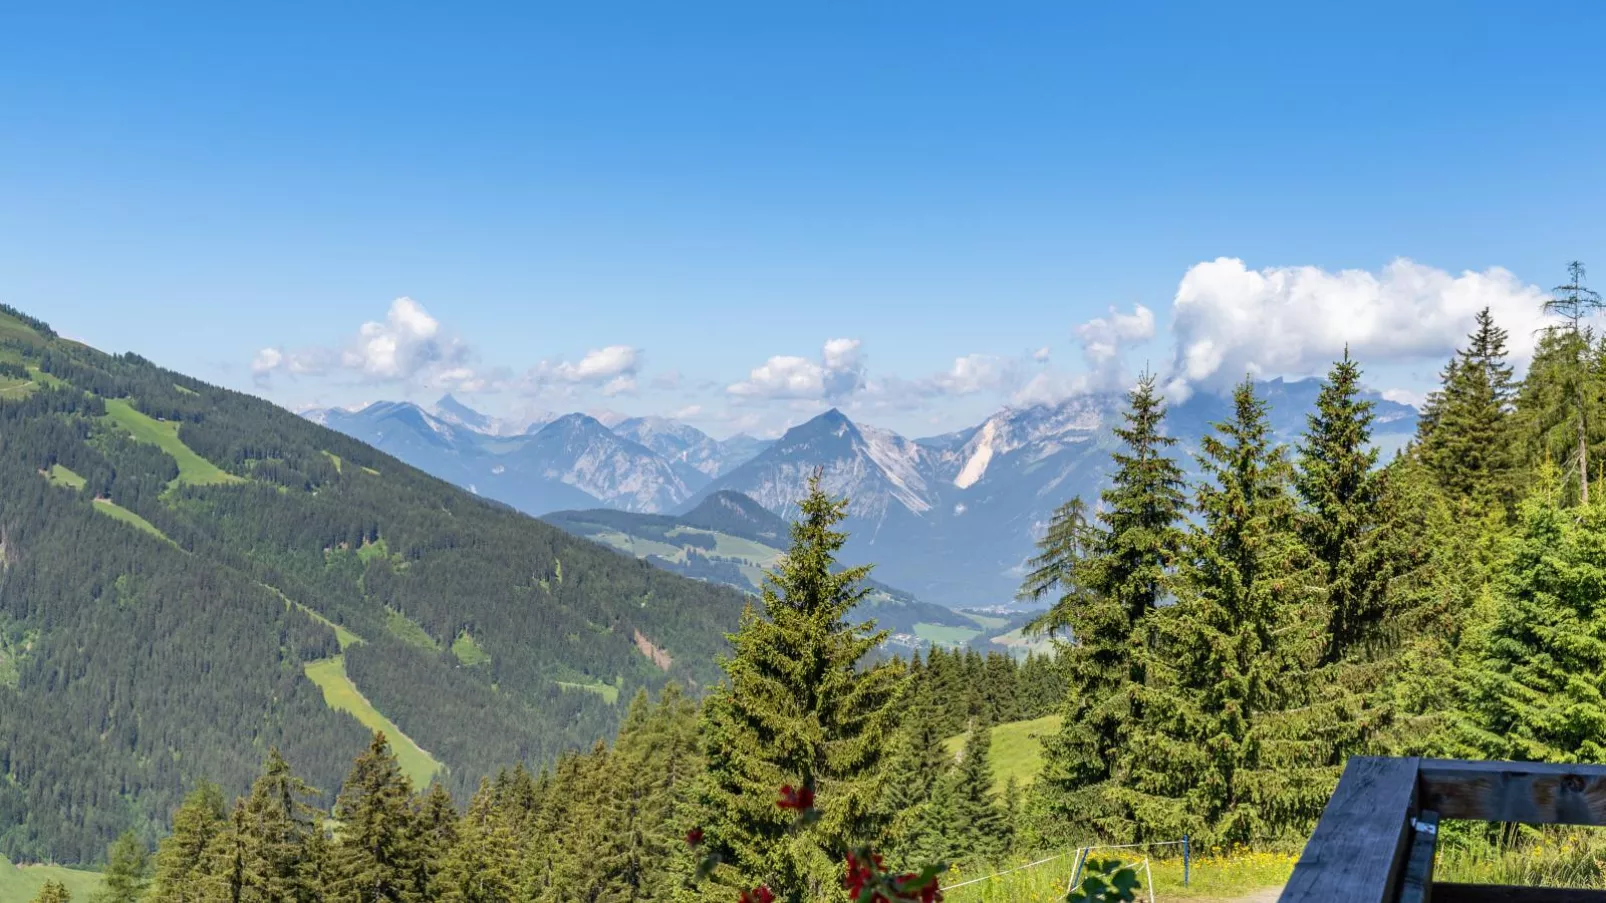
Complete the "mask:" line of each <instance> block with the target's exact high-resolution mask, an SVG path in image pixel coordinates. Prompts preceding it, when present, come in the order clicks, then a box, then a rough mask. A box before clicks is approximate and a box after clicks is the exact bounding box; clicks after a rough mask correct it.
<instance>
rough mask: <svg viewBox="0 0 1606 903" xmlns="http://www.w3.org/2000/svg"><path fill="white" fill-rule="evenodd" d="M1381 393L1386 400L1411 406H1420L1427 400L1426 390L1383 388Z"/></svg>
mask: <svg viewBox="0 0 1606 903" xmlns="http://www.w3.org/2000/svg"><path fill="white" fill-rule="evenodd" d="M1382 395H1383V398H1384V399H1386V400H1388V401H1396V402H1399V403H1400V404H1408V405H1410V406H1411V407H1413V408H1420V407H1422V405H1423V404H1424V403H1425V402H1426V401H1427V400H1428V396H1427V393H1426V392H1418V391H1416V390H1415V389H1384V390H1383V392H1382Z"/></svg>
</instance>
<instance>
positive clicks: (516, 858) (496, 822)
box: [432, 780, 522, 903]
mask: <svg viewBox="0 0 1606 903" xmlns="http://www.w3.org/2000/svg"><path fill="white" fill-rule="evenodd" d="M516 822H517V816H516V815H515V813H514V812H513V811H512V810H511V809H510V808H508V807H506V806H503V805H498V803H497V798H496V793H495V790H494V788H493V786H492V785H491V783H490V782H489V781H486V780H482V781H480V787H479V791H478V792H476V793H475V794H474V799H473V800H472V801H471V802H470V803H469V807H468V812H467V814H465V815H464V816H463V819H462V821H461V822H460V823H459V824H458V827H457V841H456V843H454V844H453V845H452V848H451V850H450V852H449V853H448V854H447V856H446V858H445V860H444V861H443V862H442V863H441V867H440V870H439V872H438V873H437V874H436V876H435V882H434V884H433V885H432V890H433V894H434V896H435V898H437V899H439V900H441V901H442V903H503V901H507V900H513V899H516V898H517V897H518V894H519V887H520V879H519V871H520V859H521V853H522V850H521V847H522V839H521V838H520V836H519V832H518V827H517V824H516Z"/></svg>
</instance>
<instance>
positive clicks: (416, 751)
mask: <svg viewBox="0 0 1606 903" xmlns="http://www.w3.org/2000/svg"><path fill="white" fill-rule="evenodd" d="M306 672H307V678H308V679H309V680H311V681H312V682H313V683H315V684H317V685H318V687H319V689H321V690H323V701H324V702H325V703H326V704H327V705H328V706H329V708H331V709H334V710H335V711H338V712H346V713H348V714H350V715H351V716H352V717H353V718H356V719H357V721H358V722H360V723H361V724H362V726H363V727H366V728H368V729H369V730H371V731H383V732H384V733H385V737H386V739H388V740H389V741H390V748H391V749H393V750H395V752H396V760H397V762H398V763H400V765H401V769H402V771H403V772H404V773H405V774H406V775H407V776H408V777H409V778H411V779H412V781H413V786H414V787H415V788H423V787H427V786H429V781H430V778H433V777H434V776H435V773H436V772H438V771H440V770H441V763H440V762H438V761H436V760H435V757H434V756H432V755H430V754H429V753H427V752H425V751H424V749H423V748H422V747H420V746H419V745H418V744H417V743H414V742H413V739H412V738H411V737H409V736H407V735H406V734H404V733H402V731H401V728H399V727H397V726H396V723H395V722H393V721H391V720H390V719H389V718H386V717H385V716H384V714H383V713H381V712H380V711H379V710H378V709H376V708H374V704H373V703H371V702H369V701H368V697H366V696H364V695H362V692H361V691H360V690H358V689H357V685H356V684H354V683H352V682H351V678H350V677H349V676H347V675H346V657H345V656H344V655H337V656H335V657H334V658H326V659H320V660H318V661H315V662H308V663H307V667H306Z"/></svg>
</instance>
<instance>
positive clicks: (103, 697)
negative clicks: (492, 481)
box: [0, 309, 742, 862]
mask: <svg viewBox="0 0 1606 903" xmlns="http://www.w3.org/2000/svg"><path fill="white" fill-rule="evenodd" d="M741 604H742V596H741V594H740V593H738V592H736V591H734V590H729V589H726V588H722V587H717V586H713V585H710V584H706V583H701V582H697V581H692V580H686V579H683V578H680V577H677V576H674V575H672V574H668V573H665V572H663V571H660V570H657V569H654V568H652V567H650V566H649V565H647V564H646V563H645V562H641V561H636V560H632V559H630V558H627V557H624V556H621V555H618V554H616V553H614V552H612V551H609V550H607V549H604V548H602V547H600V546H597V545H594V544H592V543H589V542H585V541H582V540H579V539H576V538H573V537H570V536H568V535H566V534H565V533H564V532H562V531H561V530H558V529H557V528H555V527H552V526H550V525H547V524H544V523H541V522H539V521H536V520H534V519H531V518H529V517H526V516H524V515H522V514H517V513H515V512H513V511H511V510H509V509H507V508H505V507H502V506H500V505H495V504H492V503H488V502H485V501H483V500H481V499H478V498H476V497H474V496H473V495H471V494H469V493H467V492H464V491H462V490H459V489H456V488H454V487H452V486H450V485H448V484H447V483H444V482H442V481H440V480H437V479H435V478H433V477H429V476H426V475H424V474H423V473H421V472H419V471H416V470H414V469H412V468H410V467H407V466H406V465H403V464H401V463H400V462H398V461H396V460H395V459H392V458H390V457H387V456H386V455H383V454H381V453H379V452H377V451H375V450H373V449H372V448H369V447H368V446H365V445H362V444H361V443H359V442H356V441H354V440H352V439H350V438H348V437H346V436H343V435H341V434H339V433H336V432H334V431H332V430H328V429H325V428H322V427H320V426H318V425H316V424H313V423H311V422H309V421H307V420H305V419H303V418H301V417H298V416H296V415H294V414H292V413H290V412H288V411H285V410H282V409H280V408H277V407H275V406H273V405H271V404H268V403H267V402H264V401H262V400H260V399H256V398H253V397H250V396H247V395H243V394H240V393H236V392H232V391H228V390H224V389H220V388H217V387H214V386H210V385H207V384H205V383H202V382H199V381H197V380H194V379H191V378H188V377H185V376H183V375H180V374H176V373H172V372H170V371H166V370H163V369H160V368H158V367H156V366H154V365H153V364H151V363H150V362H148V361H146V360H144V359H142V358H140V357H138V356H136V355H133V354H124V355H117V356H112V355H107V354H103V353H101V352H99V351H96V350H94V349H91V348H88V347H86V346H84V345H81V344H78V343H74V342H70V341H67V340H64V339H61V338H58V337H56V336H55V335H54V333H52V332H51V331H50V329H49V327H48V326H47V325H45V324H44V323H42V322H39V321H37V320H32V319H31V318H27V317H26V316H23V315H20V314H18V313H17V312H15V311H11V310H9V309H3V310H0V854H4V855H6V856H8V857H10V858H12V859H56V860H60V861H68V862H73V861H90V860H93V859H95V858H97V857H98V856H100V855H101V854H102V852H103V851H104V850H105V848H106V843H107V842H108V841H109V840H110V839H111V838H112V837H113V836H115V834H116V833H117V832H119V831H120V830H122V829H124V828H126V827H130V826H132V827H136V828H140V829H148V828H151V827H153V826H154V825H156V824H158V823H160V822H162V821H163V820H164V819H165V817H166V815H167V813H170V812H171V811H172V810H173V808H174V807H175V806H176V805H177V803H178V801H179V799H180V797H181V796H182V794H183V793H184V792H186V791H187V790H188V789H190V787H191V786H192V785H193V783H194V781H195V780H197V779H199V778H201V777H203V776H204V777H208V778H211V779H213V780H218V781H219V782H220V783H222V784H223V785H224V787H225V789H226V790H228V791H230V792H238V791H241V790H243V789H244V788H245V787H246V785H247V784H248V782H249V780H250V779H251V777H252V776H253V775H254V774H255V773H256V771H257V769H258V767H259V766H260V764H261V761H262V756H263V754H264V752H265V750H266V749H267V748H268V747H269V746H278V747H280V748H282V749H283V750H284V752H285V755H286V756H287V758H289V759H290V761H291V762H292V763H293V764H294V766H295V768H296V769H297V770H298V771H300V772H301V773H303V774H305V775H307V776H308V778H309V779H310V780H311V781H312V783H313V784H314V785H315V786H316V787H318V788H319V789H320V790H321V791H324V792H325V793H326V794H327V793H329V792H331V791H333V789H334V788H336V787H337V786H338V783H339V780H340V778H341V776H342V775H343V774H344V772H345V769H346V766H347V764H348V763H349V762H350V760H351V757H352V756H353V755H354V754H355V753H356V752H358V751H359V750H361V749H362V748H363V747H364V745H365V743H366V742H367V737H368V734H367V731H366V729H365V728H364V727H363V726H362V725H360V724H359V722H358V721H357V719H356V718H354V717H353V716H352V715H351V714H348V713H347V712H346V711H337V710H335V709H334V708H331V707H330V705H328V704H326V703H325V698H324V691H323V689H321V688H320V687H319V686H318V685H316V684H315V683H314V682H313V681H312V680H311V679H309V677H308V676H307V670H306V668H307V666H308V665H309V664H311V663H321V667H320V668H318V669H316V673H318V674H319V675H320V676H322V677H324V678H325V679H329V680H335V681H338V682H339V683H340V686H339V687H337V688H336V689H338V690H339V691H340V692H341V693H344V694H345V697H346V698H349V699H351V700H355V701H356V702H354V703H353V705H354V706H357V707H359V708H360V707H362V706H371V708H372V709H373V710H377V712H378V713H382V716H383V717H385V718H388V719H390V721H391V722H393V723H394V724H395V726H396V727H397V728H399V730H400V731H401V732H403V733H405V735H406V737H407V738H409V739H410V740H411V741H413V742H415V743H416V745H417V746H418V747H420V748H421V750H422V751H423V752H424V754H425V755H426V756H432V757H433V758H434V759H435V760H437V761H438V762H440V763H441V764H443V765H444V766H445V771H444V773H443V778H444V780H445V781H446V782H447V783H448V784H449V785H450V786H451V787H452V788H453V789H455V790H457V791H458V792H459V793H460V794H461V793H464V792H465V791H466V790H467V789H469V788H471V787H472V786H473V785H474V784H475V783H476V782H477V781H478V779H479V777H480V776H481V775H482V774H484V773H486V772H487V771H490V770H493V769H495V768H498V767H501V766H504V765H507V764H508V763H511V762H515V761H520V760H524V761H532V762H539V761H545V760H548V759H550V758H551V757H553V756H554V755H556V754H557V753H558V752H560V751H562V750H564V749H570V748H575V747H581V746H589V745H590V744H591V743H593V742H594V741H595V740H597V739H598V738H601V737H604V736H607V735H609V734H611V732H612V730H613V729H614V727H615V726H616V724H617V721H618V715H617V711H616V708H615V705H614V704H613V703H612V702H611V701H610V700H612V699H613V698H615V696H616V695H617V694H616V693H615V692H614V690H613V689H611V688H617V689H618V690H622V691H624V692H626V693H627V694H628V693H630V692H633V691H634V690H635V689H637V688H641V687H647V688H656V687H659V686H661V685H663V684H664V683H665V682H666V681H668V680H670V679H675V680H678V681H680V682H682V683H684V684H687V685H689V686H691V687H693V688H695V687H698V686H703V685H706V684H707V683H708V682H710V681H711V680H713V679H714V678H715V677H716V675H717V670H716V665H715V662H714V656H715V653H716V652H718V651H720V650H721V649H723V648H724V639H723V633H724V631H726V630H728V629H731V628H732V627H733V626H734V625H735V623H736V619H737V615H738V613H739V611H740V607H741ZM335 625H339V629H338V630H337V629H336V627H335ZM337 656H343V657H340V658H337ZM348 679H349V680H348ZM625 698H627V699H628V698H629V696H628V695H627V696H626V697H625ZM420 761H421V762H425V763H426V764H425V765H424V767H425V768H427V767H429V766H428V765H427V759H420ZM326 801H327V800H326Z"/></svg>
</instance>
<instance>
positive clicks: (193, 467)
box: [106, 398, 244, 486]
mask: <svg viewBox="0 0 1606 903" xmlns="http://www.w3.org/2000/svg"><path fill="white" fill-rule="evenodd" d="M106 417H107V419H109V420H111V421H112V422H113V423H115V424H117V425H118V426H120V427H122V428H123V429H125V430H127V431H128V433H129V435H131V436H133V437H134V438H135V439H136V440H138V441H140V442H147V443H149V444H151V445H154V446H156V447H157V448H160V449H161V450H162V451H165V452H167V453H168V454H169V455H172V456H173V460H174V461H177V462H178V480H177V482H180V483H195V484H197V485H202V486H204V485H209V484H214V483H240V482H244V481H243V480H241V479H240V478H239V477H237V476H235V475H234V474H232V473H229V472H227V471H225V470H223V469H222V468H220V467H218V466H217V465H216V464H213V463H212V462H211V461H208V460H206V459H205V458H203V457H201V456H200V455H198V454H196V453H195V452H194V451H193V450H192V449H191V448H190V447H189V446H188V445H185V444H184V443H183V442H182V441H180V440H179V438H178V424H176V423H173V422H171V421H167V420H157V419H155V418H154V417H151V416H149V415H147V414H145V413H142V412H141V411H138V410H136V409H135V408H134V406H133V405H131V404H129V403H128V399H126V398H108V399H106Z"/></svg>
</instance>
